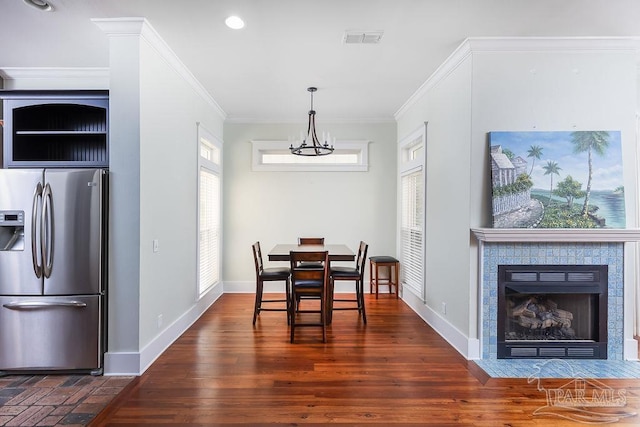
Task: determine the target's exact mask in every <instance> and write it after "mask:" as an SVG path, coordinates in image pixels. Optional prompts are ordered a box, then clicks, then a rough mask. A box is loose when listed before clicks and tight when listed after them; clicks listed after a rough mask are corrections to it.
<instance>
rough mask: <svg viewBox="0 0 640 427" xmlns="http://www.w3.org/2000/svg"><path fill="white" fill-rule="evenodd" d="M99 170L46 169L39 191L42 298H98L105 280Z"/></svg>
mask: <svg viewBox="0 0 640 427" xmlns="http://www.w3.org/2000/svg"><path fill="white" fill-rule="evenodd" d="M105 174H106V172H105V171H104V170H102V169H74V170H69V169H66V170H65V169H47V170H46V171H45V180H44V182H45V187H44V190H43V208H42V217H43V236H44V237H43V247H44V249H43V254H44V255H43V256H44V263H43V264H44V268H43V269H44V272H43V275H44V277H45V280H44V294H45V295H73V294H97V293H100V292H101V291H102V279H103V268H104V264H103V235H102V230H103V223H102V221H103V211H102V206H103V203H102V201H103V187H104V185H103V184H104V182H103V179H104V177H105V176H106V175H105Z"/></svg>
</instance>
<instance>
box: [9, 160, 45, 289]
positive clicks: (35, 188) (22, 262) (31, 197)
mask: <svg viewBox="0 0 640 427" xmlns="http://www.w3.org/2000/svg"><path fill="white" fill-rule="evenodd" d="M42 177H43V170H42V169H0V219H1V221H0V295H41V294H42V275H41V273H42V271H41V265H42V260H41V251H40V244H39V240H40V222H39V221H40V208H39V206H41V201H42V197H41V195H42V193H41V190H42V188H43V187H42ZM20 215H21V217H20V219H21V221H17V220H16V219H17V217H19V216H20ZM21 224H22V225H21ZM38 276H39V277H38Z"/></svg>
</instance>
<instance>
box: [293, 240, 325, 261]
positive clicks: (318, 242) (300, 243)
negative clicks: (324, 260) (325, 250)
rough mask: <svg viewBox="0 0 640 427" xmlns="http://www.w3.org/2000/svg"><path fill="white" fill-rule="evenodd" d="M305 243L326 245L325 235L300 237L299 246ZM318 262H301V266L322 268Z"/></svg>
mask: <svg viewBox="0 0 640 427" xmlns="http://www.w3.org/2000/svg"><path fill="white" fill-rule="evenodd" d="M305 245H324V237H298V246H305ZM319 264H320V263H317V262H301V263H300V264H299V267H302V268H320V267H321V265H319Z"/></svg>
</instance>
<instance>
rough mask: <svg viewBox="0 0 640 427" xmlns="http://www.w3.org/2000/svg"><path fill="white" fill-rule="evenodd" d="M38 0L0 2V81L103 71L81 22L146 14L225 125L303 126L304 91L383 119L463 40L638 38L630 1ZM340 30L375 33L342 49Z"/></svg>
mask: <svg viewBox="0 0 640 427" xmlns="http://www.w3.org/2000/svg"><path fill="white" fill-rule="evenodd" d="M49 1H50V3H51V4H52V5H53V7H54V10H53V11H52V12H42V11H39V10H37V9H35V8H33V7H31V6H28V5H27V4H25V3H24V1H23V0H1V1H0V74H1V73H2V70H3V69H4V70H10V69H14V68H18V69H21V68H28V67H108V58H109V55H108V40H107V37H106V35H104V33H102V32H101V31H100V29H99V28H98V27H97V26H96V25H95V24H94V23H92V22H91V18H115V17H145V18H146V19H147V20H148V22H149V23H150V24H151V25H152V26H153V27H154V28H155V30H156V31H157V32H158V33H159V34H160V36H161V37H162V38H163V39H164V40H165V41H166V43H167V44H168V45H169V46H170V48H171V49H173V51H174V52H175V53H176V55H177V56H178V57H179V58H180V59H181V60H182V62H183V63H184V64H185V65H186V66H187V67H188V68H189V69H190V70H191V72H192V73H193V74H194V75H195V77H196V78H197V79H198V80H199V81H200V83H201V84H202V85H203V86H204V87H205V88H206V89H207V90H208V92H209V93H210V94H211V96H212V97H213V98H214V99H215V100H216V102H217V103H218V104H219V105H220V106H221V107H222V109H223V110H224V112H225V113H226V115H227V119H228V120H234V121H258V122H277V121H281V122H291V121H298V122H304V121H306V114H307V110H308V109H309V94H308V92H307V90H306V89H307V87H309V86H317V87H318V92H316V94H315V95H314V107H315V109H316V110H317V119H318V123H321V122H322V121H385V120H393V115H394V113H395V112H396V111H398V109H399V108H400V107H401V106H402V105H403V104H404V103H405V102H406V101H407V100H408V99H409V97H410V96H411V95H412V94H413V93H414V92H415V91H416V90H417V89H418V88H419V87H420V86H421V85H422V83H424V81H425V80H426V79H427V78H428V77H429V75H430V74H431V73H433V72H434V71H435V70H436V68H437V67H438V66H439V65H440V64H441V63H442V62H443V61H444V60H445V59H446V58H447V57H448V56H449V55H450V54H451V53H452V52H453V51H454V50H455V49H456V48H457V47H458V46H459V45H460V43H462V42H463V41H464V40H465V39H466V38H467V37H498V36H543V37H546V36H579V37H584V36H614V37H618V36H640V1H638V0H562V1H558V0H315V1H309V0H49ZM230 14H237V15H239V16H241V17H242V18H243V19H244V21H245V23H246V26H245V28H244V29H242V30H231V29H229V28H227V27H226V26H225V24H224V19H225V18H226V17H227V16H228V15H230ZM347 30H363V31H369V30H374V31H379V30H382V31H384V35H383V36H382V39H381V41H380V43H378V44H345V43H343V36H344V33H345V31H347ZM5 74H7V75H8V73H5Z"/></svg>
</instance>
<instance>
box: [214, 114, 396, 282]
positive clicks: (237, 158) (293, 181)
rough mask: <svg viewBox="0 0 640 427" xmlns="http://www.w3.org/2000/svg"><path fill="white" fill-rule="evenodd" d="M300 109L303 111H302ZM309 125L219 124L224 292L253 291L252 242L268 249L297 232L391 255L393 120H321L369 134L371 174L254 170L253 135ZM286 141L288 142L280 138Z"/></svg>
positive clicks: (356, 136)
mask: <svg viewBox="0 0 640 427" xmlns="http://www.w3.org/2000/svg"><path fill="white" fill-rule="evenodd" d="M302 113H304V112H302ZM305 127H306V123H300V124H297V125H293V124H240V123H226V124H225V128H224V141H225V153H224V165H225V172H224V200H225V202H224V203H225V209H224V234H225V242H224V267H223V274H224V282H225V292H228V291H238V292H253V291H254V289H255V273H254V269H253V258H252V254H251V244H253V243H254V242H255V241H260V243H261V246H262V250H263V252H264V254H265V256H266V253H267V252H268V251H269V249H271V248H272V247H273V246H274V245H275V244H277V243H295V242H296V241H297V238H298V237H300V236H323V237H324V238H325V242H327V243H345V244H347V245H349V247H350V248H351V249H353V250H354V251H356V250H357V247H358V244H359V242H360V241H361V240H364V241H366V242H367V243H369V245H370V246H369V253H370V254H372V255H374V254H378V255H395V253H396V247H395V224H396V205H395V199H396V184H395V182H396V180H395V174H396V168H395V158H396V150H395V135H396V126H395V123H362V124H344V123H342V124H335V123H334V124H332V123H318V129H319V131H323V130H324V131H329V132H331V134H332V135H335V136H336V138H337V139H338V141H337V143H336V145H339V143H340V139H345V140H370V141H371V143H370V144H369V171H368V172H264V171H262V172H253V171H252V170H251V143H250V141H251V140H281V141H287V138H288V137H289V136H296V135H299V134H300V129H302V128H305ZM285 144H286V142H285Z"/></svg>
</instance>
